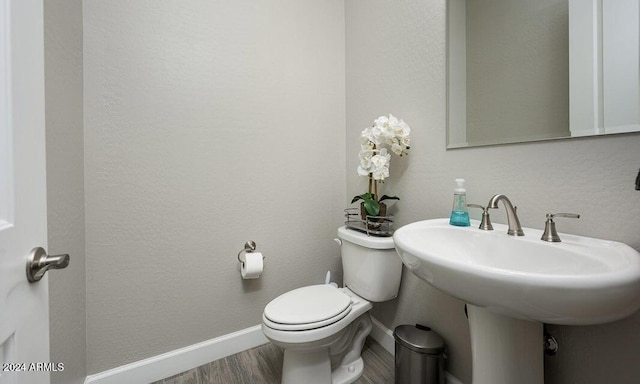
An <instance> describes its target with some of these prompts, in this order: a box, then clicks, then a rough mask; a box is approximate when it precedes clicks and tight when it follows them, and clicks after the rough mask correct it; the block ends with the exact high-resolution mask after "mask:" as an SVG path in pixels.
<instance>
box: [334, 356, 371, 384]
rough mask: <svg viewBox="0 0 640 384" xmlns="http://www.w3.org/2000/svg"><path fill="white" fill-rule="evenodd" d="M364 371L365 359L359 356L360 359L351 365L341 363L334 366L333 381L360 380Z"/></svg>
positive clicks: (344, 383)
mask: <svg viewBox="0 0 640 384" xmlns="http://www.w3.org/2000/svg"><path fill="white" fill-rule="evenodd" d="M362 372H364V361H362V357H359V358H358V360H356V361H354V362H353V363H351V364H349V365H341V366H339V367H336V368H334V370H333V372H331V383H332V384H350V383H353V382H354V381H356V380H358V378H359V377H360V376H362Z"/></svg>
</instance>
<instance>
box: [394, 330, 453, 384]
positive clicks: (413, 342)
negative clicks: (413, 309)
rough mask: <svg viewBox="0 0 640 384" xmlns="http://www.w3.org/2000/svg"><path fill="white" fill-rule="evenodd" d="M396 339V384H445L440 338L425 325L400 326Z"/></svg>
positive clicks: (443, 359) (395, 335) (395, 331)
mask: <svg viewBox="0 0 640 384" xmlns="http://www.w3.org/2000/svg"><path fill="white" fill-rule="evenodd" d="M393 337H394V338H395V340H396V370H395V377H396V380H395V383H396V384H444V383H445V377H444V364H445V360H446V358H447V354H446V346H445V345H444V340H443V339H442V337H440V335H438V334H437V333H435V332H434V331H432V330H431V328H429V327H426V326H424V325H420V324H416V325H415V326H414V325H408V324H406V325H399V326H397V327H396V329H395V330H394V331H393Z"/></svg>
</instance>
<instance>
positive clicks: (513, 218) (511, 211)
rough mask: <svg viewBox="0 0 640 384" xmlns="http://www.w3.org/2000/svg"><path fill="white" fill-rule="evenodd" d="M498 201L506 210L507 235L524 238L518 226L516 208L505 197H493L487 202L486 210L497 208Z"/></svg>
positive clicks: (499, 195) (498, 195)
mask: <svg viewBox="0 0 640 384" xmlns="http://www.w3.org/2000/svg"><path fill="white" fill-rule="evenodd" d="M500 201H502V202H503V203H504V207H505V209H506V210H507V224H508V225H509V230H508V231H507V235H511V236H524V232H523V231H522V226H521V225H520V220H518V214H517V213H516V210H517V209H518V208H517V207H514V206H513V205H512V204H511V201H510V200H509V199H508V198H507V196H505V195H502V194H497V195H494V196H493V197H492V198H491V200H489V203H487V208H493V209H496V208H498V202H500Z"/></svg>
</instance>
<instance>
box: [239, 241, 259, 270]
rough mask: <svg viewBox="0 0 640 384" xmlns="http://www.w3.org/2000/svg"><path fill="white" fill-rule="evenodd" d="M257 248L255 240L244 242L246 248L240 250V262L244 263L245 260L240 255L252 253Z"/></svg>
mask: <svg viewBox="0 0 640 384" xmlns="http://www.w3.org/2000/svg"><path fill="white" fill-rule="evenodd" d="M255 250H256V242H255V241H253V240H249V241H247V242H246V243H244V249H242V250H240V252H238V261H239V262H240V264H242V265H244V260H242V259H241V258H240V255H242V254H243V253H252V252H254V251H255ZM262 260H264V255H262Z"/></svg>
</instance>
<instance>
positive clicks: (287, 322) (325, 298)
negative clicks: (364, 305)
mask: <svg viewBox="0 0 640 384" xmlns="http://www.w3.org/2000/svg"><path fill="white" fill-rule="evenodd" d="M351 303H352V300H351V297H350V296H349V295H347V294H345V293H344V292H342V291H341V290H339V289H337V288H336V287H333V286H331V285H328V284H321V285H310V286H307V287H302V288H298V289H294V290H292V291H289V292H286V293H284V294H282V295H280V296H278V297H277V298H275V299H273V300H272V301H271V302H270V303H269V304H267V306H266V307H265V309H264V314H263V320H264V323H265V325H266V326H268V327H270V328H272V329H277V330H282V331H303V330H310V329H315V328H321V327H325V326H327V325H330V324H333V323H335V322H337V321H339V320H341V319H343V318H344V317H345V316H347V315H348V314H349V312H351Z"/></svg>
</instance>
